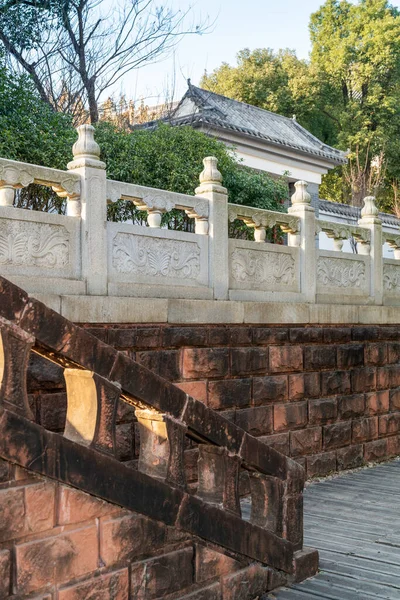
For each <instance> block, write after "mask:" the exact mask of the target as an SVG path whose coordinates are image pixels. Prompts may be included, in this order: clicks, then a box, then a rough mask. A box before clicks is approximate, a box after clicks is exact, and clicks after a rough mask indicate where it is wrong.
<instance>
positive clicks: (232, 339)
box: [191, 325, 253, 346]
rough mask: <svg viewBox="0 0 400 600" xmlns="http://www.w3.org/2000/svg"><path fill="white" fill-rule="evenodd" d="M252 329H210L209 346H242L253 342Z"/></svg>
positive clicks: (230, 327) (231, 327)
mask: <svg viewBox="0 0 400 600" xmlns="http://www.w3.org/2000/svg"><path fill="white" fill-rule="evenodd" d="M252 337H253V334H252V330H251V327H234V326H230V325H226V326H224V327H208V345H210V346H242V345H244V344H246V345H249V344H251V342H252ZM191 345H192V344H191Z"/></svg>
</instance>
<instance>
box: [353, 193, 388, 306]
mask: <svg viewBox="0 0 400 600" xmlns="http://www.w3.org/2000/svg"><path fill="white" fill-rule="evenodd" d="M358 224H359V225H360V227H363V228H365V229H369V231H370V232H371V240H370V243H369V244H363V243H359V244H357V249H358V252H359V253H360V254H369V255H370V257H371V277H370V280H371V284H370V296H371V298H372V299H373V302H374V304H382V300H383V250H382V244H383V242H382V221H381V220H380V218H379V211H378V209H377V207H376V205H375V198H374V196H367V197H366V198H364V207H363V209H362V211H361V219H359V221H358Z"/></svg>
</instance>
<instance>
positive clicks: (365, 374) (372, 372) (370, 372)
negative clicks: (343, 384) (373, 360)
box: [351, 367, 376, 392]
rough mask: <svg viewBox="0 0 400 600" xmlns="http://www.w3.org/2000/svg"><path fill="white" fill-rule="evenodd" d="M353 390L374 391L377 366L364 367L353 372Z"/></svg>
mask: <svg viewBox="0 0 400 600" xmlns="http://www.w3.org/2000/svg"><path fill="white" fill-rule="evenodd" d="M351 385H352V388H353V392H372V391H373V390H374V389H375V388H376V368H375V367H364V368H362V369H354V370H353V371H352V372H351Z"/></svg>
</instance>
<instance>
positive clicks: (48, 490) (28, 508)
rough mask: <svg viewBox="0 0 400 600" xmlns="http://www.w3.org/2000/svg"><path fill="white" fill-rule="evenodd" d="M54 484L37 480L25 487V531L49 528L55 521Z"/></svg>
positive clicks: (35, 531) (34, 531) (33, 531)
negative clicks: (37, 481)
mask: <svg viewBox="0 0 400 600" xmlns="http://www.w3.org/2000/svg"><path fill="white" fill-rule="evenodd" d="M55 493H56V488H55V484H53V483H50V482H39V483H36V484H34V485H27V486H26V487H25V532H26V533H31V532H32V533H37V532H39V531H46V530H47V529H51V528H52V527H53V525H54V523H55Z"/></svg>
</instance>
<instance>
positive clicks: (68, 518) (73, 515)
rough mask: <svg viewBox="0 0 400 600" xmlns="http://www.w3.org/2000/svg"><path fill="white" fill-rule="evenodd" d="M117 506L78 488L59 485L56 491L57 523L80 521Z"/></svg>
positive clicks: (100, 515) (107, 513)
mask: <svg viewBox="0 0 400 600" xmlns="http://www.w3.org/2000/svg"><path fill="white" fill-rule="evenodd" d="M118 510H119V508H118V507H116V506H114V505H113V504H109V503H108V502H104V501H103V500H99V499H98V498H95V497H94V496H90V495H89V494H85V492H81V491H80V490H76V489H74V488H71V487H67V486H64V485H61V486H60V488H59V492H58V518H57V522H58V524H59V525H69V524H70V523H81V522H83V521H89V520H90V519H94V518H100V517H103V516H105V515H109V514H112V513H114V512H116V511H118Z"/></svg>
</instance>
